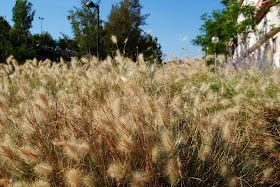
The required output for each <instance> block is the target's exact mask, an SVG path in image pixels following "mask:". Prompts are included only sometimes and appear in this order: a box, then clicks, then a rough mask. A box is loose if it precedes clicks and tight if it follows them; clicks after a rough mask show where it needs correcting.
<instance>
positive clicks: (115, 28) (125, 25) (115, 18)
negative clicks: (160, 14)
mask: <svg viewBox="0 0 280 187" xmlns="http://www.w3.org/2000/svg"><path fill="white" fill-rule="evenodd" d="M142 8H143V7H142V5H141V4H140V2H139V0H123V1H121V2H120V3H117V4H115V5H112V10H111V13H110V15H109V17H108V22H106V24H105V30H106V34H107V38H111V36H112V35H115V36H116V37H117V39H118V47H119V50H120V51H121V52H123V51H124V50H125V51H126V52H125V54H126V56H128V57H132V58H135V57H136V55H137V49H138V50H139V46H140V43H141V32H142V29H141V26H143V25H145V24H146V22H145V20H146V18H147V17H148V14H142V12H141V10H142ZM108 40H109V39H108ZM107 49H108V50H110V51H108V53H110V52H111V51H116V49H115V45H114V44H111V45H110V46H108V48H107ZM138 52H139V51H138Z"/></svg>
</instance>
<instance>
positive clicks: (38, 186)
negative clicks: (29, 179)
mask: <svg viewBox="0 0 280 187" xmlns="http://www.w3.org/2000/svg"><path fill="white" fill-rule="evenodd" d="M31 186H32V187H50V186H51V185H50V184H49V183H48V182H46V181H42V180H38V181H36V182H34V183H32V185H31Z"/></svg>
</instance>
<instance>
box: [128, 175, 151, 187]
mask: <svg viewBox="0 0 280 187" xmlns="http://www.w3.org/2000/svg"><path fill="white" fill-rule="evenodd" d="M146 182H147V176H146V174H145V173H144V172H141V171H135V172H133V173H132V179H131V183H130V185H131V186H132V187H145V186H147V185H146Z"/></svg>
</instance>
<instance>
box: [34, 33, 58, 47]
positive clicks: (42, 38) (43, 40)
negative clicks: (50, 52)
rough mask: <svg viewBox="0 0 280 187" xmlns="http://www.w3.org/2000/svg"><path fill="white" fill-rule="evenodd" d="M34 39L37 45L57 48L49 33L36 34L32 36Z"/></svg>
mask: <svg viewBox="0 0 280 187" xmlns="http://www.w3.org/2000/svg"><path fill="white" fill-rule="evenodd" d="M32 38H33V39H34V42H35V43H36V44H44V45H47V46H50V47H56V41H55V40H54V39H53V38H52V36H51V35H50V33H48V32H43V33H42V34H34V35H32Z"/></svg>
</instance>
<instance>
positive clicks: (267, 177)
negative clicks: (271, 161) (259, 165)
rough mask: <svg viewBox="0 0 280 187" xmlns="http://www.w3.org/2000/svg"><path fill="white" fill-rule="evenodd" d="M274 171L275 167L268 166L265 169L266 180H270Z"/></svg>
mask: <svg viewBox="0 0 280 187" xmlns="http://www.w3.org/2000/svg"><path fill="white" fill-rule="evenodd" d="M273 171H274V169H273V168H266V169H265V170H263V177H264V180H268V179H269V178H270V177H271V175H272V173H273Z"/></svg>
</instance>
